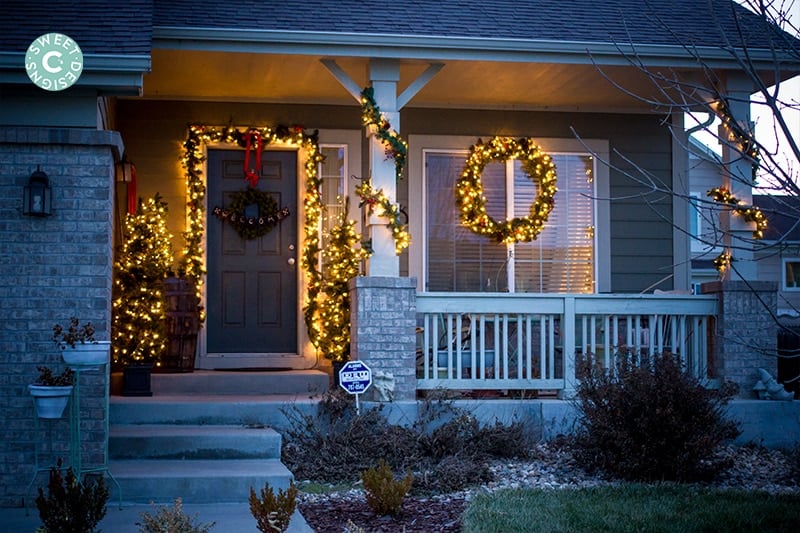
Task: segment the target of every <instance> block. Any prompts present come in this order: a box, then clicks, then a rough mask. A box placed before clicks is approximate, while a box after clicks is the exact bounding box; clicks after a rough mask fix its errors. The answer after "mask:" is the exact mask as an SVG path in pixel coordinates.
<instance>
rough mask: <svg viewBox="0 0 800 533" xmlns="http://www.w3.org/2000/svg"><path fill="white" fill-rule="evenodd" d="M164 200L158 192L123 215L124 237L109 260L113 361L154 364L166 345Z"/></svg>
mask: <svg viewBox="0 0 800 533" xmlns="http://www.w3.org/2000/svg"><path fill="white" fill-rule="evenodd" d="M166 213H167V204H166V203H165V202H164V201H162V200H161V197H160V196H159V195H156V196H155V197H154V198H150V199H148V200H147V201H145V202H141V203H140V205H139V208H138V209H137V211H136V213H135V214H133V215H127V217H126V218H125V230H124V233H125V236H126V240H125V242H124V243H123V244H122V249H121V250H120V253H119V255H118V258H117V261H116V262H115V264H114V285H113V291H114V296H113V299H112V310H113V317H112V326H111V339H112V342H111V345H112V352H113V356H112V360H113V361H114V363H116V364H129V363H137V362H139V363H141V362H153V363H156V364H158V362H159V359H160V358H161V356H162V355H163V353H164V350H165V349H166V337H165V331H164V320H165V317H166V313H165V305H164V295H163V290H162V282H163V280H164V278H165V277H166V276H167V273H168V272H169V270H170V268H171V267H172V259H173V258H172V244H171V242H172V235H170V234H169V232H168V231H167V223H166Z"/></svg>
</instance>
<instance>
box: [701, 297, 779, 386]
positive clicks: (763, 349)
mask: <svg viewBox="0 0 800 533" xmlns="http://www.w3.org/2000/svg"><path fill="white" fill-rule="evenodd" d="M702 291H703V294H715V295H716V296H717V298H718V300H719V307H718V309H719V310H718V313H717V324H716V329H715V332H714V334H715V338H714V339H713V340H714V345H715V349H714V352H713V353H714V356H713V357H714V358H713V361H712V362H710V363H709V366H710V370H712V369H713V372H714V375H715V376H716V377H718V378H720V379H722V380H726V381H733V382H734V383H736V384H738V385H739V397H741V398H752V397H755V394H754V393H753V385H755V383H756V381H758V379H759V377H758V369H759V368H763V369H765V370H767V371H768V372H769V373H770V374H771V375H772V376H776V375H777V372H778V362H777V357H776V356H777V353H778V352H777V350H778V347H777V342H778V325H777V323H776V321H775V312H776V309H777V302H778V292H777V284H776V283H774V282H771V281H751V282H746V281H714V282H711V283H704V284H703V285H702ZM712 365H713V366H712Z"/></svg>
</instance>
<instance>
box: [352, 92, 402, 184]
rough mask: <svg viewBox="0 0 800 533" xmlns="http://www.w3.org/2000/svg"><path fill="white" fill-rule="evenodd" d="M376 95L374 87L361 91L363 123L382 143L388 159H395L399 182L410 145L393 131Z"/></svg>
mask: <svg viewBox="0 0 800 533" xmlns="http://www.w3.org/2000/svg"><path fill="white" fill-rule="evenodd" d="M374 94H375V92H374V89H373V88H372V87H367V88H365V89H364V90H363V91H361V121H362V123H363V124H364V126H366V127H367V129H368V130H369V132H370V133H371V134H372V135H375V137H377V138H378V140H380V141H381V143H382V144H383V146H384V148H385V150H386V158H387V159H394V165H395V173H396V175H397V179H398V180H399V179H400V177H401V176H402V174H403V167H404V166H405V164H406V158H407V157H408V144H407V143H406V141H405V140H404V139H403V138H402V137H401V136H400V134H399V133H397V130H394V129H392V125H391V124H390V123H389V121H388V120H387V119H386V116H385V115H384V114H383V113H381V108H380V107H378V104H377V102H375V96H374Z"/></svg>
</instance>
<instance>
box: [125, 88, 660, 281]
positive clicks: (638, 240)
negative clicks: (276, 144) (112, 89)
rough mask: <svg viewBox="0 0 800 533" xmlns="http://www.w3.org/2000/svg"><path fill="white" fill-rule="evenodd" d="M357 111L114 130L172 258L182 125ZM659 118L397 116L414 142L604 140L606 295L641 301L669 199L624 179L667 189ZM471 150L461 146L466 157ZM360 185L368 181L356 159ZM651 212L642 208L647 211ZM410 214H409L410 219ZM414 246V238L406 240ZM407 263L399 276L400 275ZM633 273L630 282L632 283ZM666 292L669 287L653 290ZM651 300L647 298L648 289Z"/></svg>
mask: <svg viewBox="0 0 800 533" xmlns="http://www.w3.org/2000/svg"><path fill="white" fill-rule="evenodd" d="M360 118H361V117H360V110H359V108H358V106H357V105H355V103H354V105H353V106H300V105H298V106H293V105H261V104H239V103H237V104H224V103H207V102H158V101H141V100H138V101H134V100H121V101H120V102H119V103H118V106H117V125H118V128H119V131H120V132H121V133H122V135H123V139H124V140H125V145H126V147H127V149H128V155H129V157H130V158H131V159H132V160H133V161H134V162H135V163H136V168H137V173H138V176H139V180H140V181H139V194H140V196H149V195H152V194H154V193H155V192H160V193H161V195H162V196H163V197H164V198H165V199H166V200H167V202H168V204H169V206H170V209H169V212H170V215H169V225H170V230H171V232H172V233H173V235H175V239H176V240H175V243H174V244H175V246H174V249H175V250H176V252H177V251H179V250H180V249H181V248H182V240H181V239H180V232H181V231H183V223H184V220H185V208H184V198H183V191H184V177H183V172H182V170H181V167H180V162H179V157H180V154H181V148H180V146H181V143H182V142H183V140H184V139H185V136H186V126H187V124H189V123H205V124H214V125H224V124H229V123H230V124H234V125H237V126H250V125H255V126H262V125H278V124H286V125H292V124H302V125H304V126H305V127H307V128H310V129H328V128H330V129H359V128H360V127H361V122H360ZM662 120H663V117H660V116H655V115H653V116H649V115H648V116H642V115H627V114H626V115H622V114H599V113H594V114H580V113H561V112H522V111H520V112H518V111H489V110H452V109H447V110H439V109H419V108H407V109H406V110H404V111H403V112H402V113H401V119H400V124H401V126H400V130H401V132H402V134H403V135H404V136H408V135H411V134H428V135H468V136H474V137H475V138H476V140H477V138H478V137H479V136H481V137H483V138H487V137H489V136H491V135H510V136H531V137H553V138H573V137H574V134H573V132H572V128H574V130H575V131H576V132H577V133H578V134H579V135H580V136H582V137H585V138H595V139H608V141H609V145H610V150H611V153H612V157H611V163H612V165H613V166H615V167H618V168H615V169H612V170H611V172H610V180H611V183H610V191H611V197H612V202H611V267H612V274H611V289H612V291H613V292H640V291H642V290H643V289H645V288H647V287H649V286H651V285H653V284H654V283H656V282H657V281H658V280H660V279H662V278H664V277H665V276H666V275H668V274H669V273H671V272H672V264H673V258H672V226H671V224H670V222H669V220H670V219H671V216H672V215H671V213H672V204H671V202H672V199H671V198H670V197H668V196H664V195H649V196H648V195H647V194H646V193H647V192H648V190H647V188H646V187H644V186H642V185H640V184H637V183H636V181H635V180H633V179H631V178H629V177H627V176H626V175H625V174H624V172H626V171H629V170H631V166H630V164H629V163H627V162H626V161H625V160H624V158H623V157H621V156H619V155H616V154H615V152H618V153H620V154H624V156H625V158H627V159H630V160H631V161H633V162H634V163H635V164H637V165H640V166H642V167H644V168H647V169H648V170H649V171H650V172H652V173H653V175H654V176H655V177H656V178H657V179H659V180H661V181H664V182H666V183H669V181H670V180H671V163H670V161H671V155H670V150H671V138H670V136H669V132H668V130H667V129H666V128H665V127H664V126H662V125H661V121H662ZM464 148H465V149H467V148H469V147H468V146H465V147H464ZM362 158H363V164H362V169H363V171H362V172H363V173H364V174H363V175H366V172H367V163H366V151H365V150H362ZM407 198H408V182H407V181H406V180H403V181H401V183H400V185H399V189H398V199H399V200H400V201H401V203H403V204H407V201H406V199H407ZM648 201H649V202H650V203H652V205H653V207H650V206H648V204H647V202H648ZM414 208H415V206H409V215H410V216H412V217H413V216H414ZM412 237H413V236H412ZM405 265H406V262H405V261H404V260H403V261H401V270H402V272H403V273H404V274H405V273H407V268H406V266H405ZM632 271H633V272H635V273H636V275H631V273H632ZM658 287H659V288H662V289H670V288H672V281H671V279H670V280H667V281H666V282H664V283H662V284H661V285H659V286H658ZM651 290H652V288H651Z"/></svg>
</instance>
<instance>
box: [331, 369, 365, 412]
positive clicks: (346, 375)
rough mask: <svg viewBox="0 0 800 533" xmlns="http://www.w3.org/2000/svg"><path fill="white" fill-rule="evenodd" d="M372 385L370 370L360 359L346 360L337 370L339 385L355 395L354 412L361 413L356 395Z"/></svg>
mask: <svg viewBox="0 0 800 533" xmlns="http://www.w3.org/2000/svg"><path fill="white" fill-rule="evenodd" d="M370 385H372V370H370V368H369V367H368V366H367V365H366V364H365V363H363V362H361V361H348V362H346V363H345V364H344V366H343V367H342V369H341V370H339V386H340V387H341V388H343V389H344V390H346V391H347V392H349V393H350V394H355V395H356V413H358V414H361V409H360V407H359V405H358V397H359V396H360V395H361V393H363V392H364V391H366V390H367V389H368V388H369V386H370Z"/></svg>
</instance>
